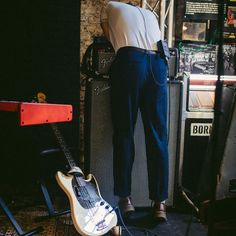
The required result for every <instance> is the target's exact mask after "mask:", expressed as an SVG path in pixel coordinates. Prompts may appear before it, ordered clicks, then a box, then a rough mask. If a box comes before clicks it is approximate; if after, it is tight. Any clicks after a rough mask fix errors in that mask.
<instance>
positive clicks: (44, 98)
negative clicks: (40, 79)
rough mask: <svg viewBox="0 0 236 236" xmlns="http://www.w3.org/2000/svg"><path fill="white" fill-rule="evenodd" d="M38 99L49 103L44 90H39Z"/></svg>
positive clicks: (40, 101)
mask: <svg viewBox="0 0 236 236" xmlns="http://www.w3.org/2000/svg"><path fill="white" fill-rule="evenodd" d="M36 99H37V102H38V103H47V101H46V99H47V96H46V94H45V93H43V92H38V93H37V95H36Z"/></svg>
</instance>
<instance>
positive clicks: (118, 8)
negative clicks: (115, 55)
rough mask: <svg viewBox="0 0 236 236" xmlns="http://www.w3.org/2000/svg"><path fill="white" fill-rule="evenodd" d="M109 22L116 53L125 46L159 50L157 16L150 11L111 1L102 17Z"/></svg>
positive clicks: (159, 33)
mask: <svg viewBox="0 0 236 236" xmlns="http://www.w3.org/2000/svg"><path fill="white" fill-rule="evenodd" d="M101 21H102V22H106V21H107V22H108V25H109V39H110V41H111V44H112V45H113V47H114V49H115V51H118V49H119V48H121V47H125V46H133V47H138V48H143V49H148V50H156V49H157V41H159V40H160V38H161V32H160V28H159V24H158V20H157V18H156V16H155V15H154V14H153V13H152V12H151V11H149V10H147V9H144V8H140V7H136V6H132V5H129V4H126V3H122V2H113V1H110V2H109V3H108V4H107V6H106V7H105V10H104V11H103V14H102V16H101Z"/></svg>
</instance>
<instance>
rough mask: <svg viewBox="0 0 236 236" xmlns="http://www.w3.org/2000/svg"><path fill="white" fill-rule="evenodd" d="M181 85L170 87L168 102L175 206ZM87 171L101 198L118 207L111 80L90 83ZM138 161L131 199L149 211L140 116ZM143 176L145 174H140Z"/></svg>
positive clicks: (171, 199) (171, 192)
mask: <svg viewBox="0 0 236 236" xmlns="http://www.w3.org/2000/svg"><path fill="white" fill-rule="evenodd" d="M182 87H183V84H182V82H180V81H173V82H171V83H168V91H169V94H170V95H171V96H170V101H169V107H168V111H169V116H168V119H169V122H168V123H169V127H168V129H169V166H170V171H169V199H168V201H167V205H169V206H171V205H173V204H174V197H175V189H176V181H175V176H176V165H177V163H178V161H177V160H178V153H179V152H178V148H179V141H180V138H179V133H180V132H179V131H180V121H181V119H182V118H181V115H182V113H181V111H182V110H181V109H182V108H181V107H182V102H181V99H182V95H183V94H182ZM85 107H86V112H85V170H86V172H87V173H92V174H94V176H95V177H96V178H97V181H98V184H99V187H100V190H101V194H102V196H103V197H104V199H105V200H107V201H108V202H109V203H110V204H116V203H117V199H116V197H115V196H114V195H113V170H112V166H113V157H112V155H113V146H112V133H113V131H112V123H111V114H110V113H111V108H110V84H109V81H108V80H105V79H103V80H98V79H94V80H91V81H89V82H88V84H87V87H86V99H85ZM134 139H135V153H136V155H135V161H134V166H133V172H132V198H133V202H134V205H135V206H138V207H149V206H150V204H151V202H150V200H149V197H148V195H149V194H148V178H147V164H146V149H145V140H144V131H143V124H142V120H141V115H140V113H139V114H138V119H137V123H136V128H135V136H134ZM140 173H142V174H140Z"/></svg>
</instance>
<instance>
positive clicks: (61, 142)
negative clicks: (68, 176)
mask: <svg viewBox="0 0 236 236" xmlns="http://www.w3.org/2000/svg"><path fill="white" fill-rule="evenodd" d="M50 125H51V127H52V130H53V132H54V134H55V136H56V138H57V141H58V143H59V145H60V147H61V149H62V151H63V153H64V155H65V157H66V159H67V161H68V163H69V166H70V168H71V169H72V168H73V167H75V166H76V163H75V161H74V159H73V158H72V155H71V152H70V150H69V149H68V147H67V145H66V142H65V140H64V138H63V136H62V134H61V131H60V130H59V128H58V127H57V125H56V124H55V123H51V124H50Z"/></svg>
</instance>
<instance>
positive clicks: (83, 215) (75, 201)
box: [56, 167, 117, 236]
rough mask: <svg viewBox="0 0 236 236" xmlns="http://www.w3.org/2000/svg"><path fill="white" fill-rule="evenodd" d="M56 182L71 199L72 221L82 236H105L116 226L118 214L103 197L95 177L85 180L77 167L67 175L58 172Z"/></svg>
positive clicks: (90, 176)
mask: <svg viewBox="0 0 236 236" xmlns="http://www.w3.org/2000/svg"><path fill="white" fill-rule="evenodd" d="M56 180H57V182H58V184H59V186H60V187H61V188H62V190H63V191H64V192H65V193H66V195H67V197H68V199H69V202H70V209H71V216H72V221H73V224H74V226H75V228H76V230H77V231H78V232H79V233H80V234H81V235H83V236H97V235H104V234H106V233H107V232H108V231H109V230H111V229H112V228H113V227H114V226H116V224H117V215H116V212H115V211H114V209H113V208H112V207H111V206H110V205H109V204H108V203H107V202H106V201H105V200H104V199H103V198H102V197H101V195H100V191H99V188H98V184H97V181H96V179H95V178H94V176H92V175H89V176H88V179H86V180H85V179H84V178H83V177H81V172H76V167H75V168H74V170H71V171H69V172H68V174H67V175H64V174H63V173H62V172H60V171H58V172H57V174H56ZM78 181H79V182H80V184H79V185H78ZM81 183H82V184H81Z"/></svg>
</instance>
